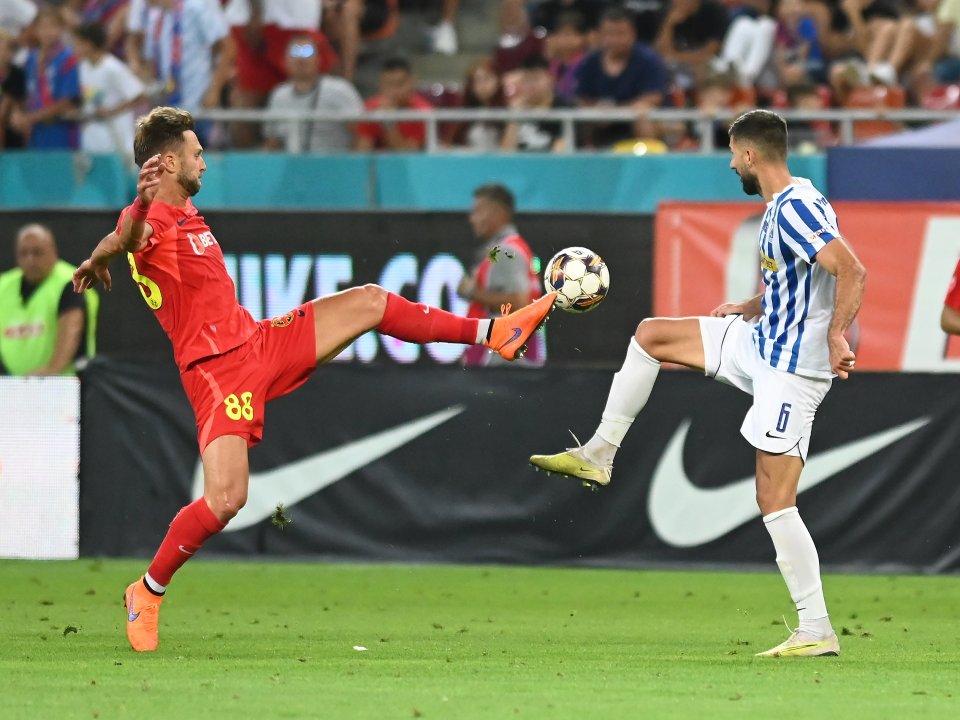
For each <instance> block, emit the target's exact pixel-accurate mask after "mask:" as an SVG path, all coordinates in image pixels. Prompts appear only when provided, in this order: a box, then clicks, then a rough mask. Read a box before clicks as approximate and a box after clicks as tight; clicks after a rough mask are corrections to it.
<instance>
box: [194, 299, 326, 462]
mask: <svg viewBox="0 0 960 720" xmlns="http://www.w3.org/2000/svg"><path fill="white" fill-rule="evenodd" d="M316 367H317V349H316V339H315V333H314V327H313V305H312V304H311V303H306V304H304V305H301V306H300V307H298V308H296V309H295V310H291V311H290V312H288V313H287V314H286V315H281V316H280V317H275V318H273V320H261V321H260V322H259V323H257V331H256V332H255V333H254V334H253V335H252V336H251V337H250V339H249V340H247V341H246V342H245V343H244V344H243V345H240V346H239V347H235V348H234V349H233V350H229V351H228V352H225V353H223V354H222V355H215V356H213V357H211V358H206V359H205V360H200V361H199V362H197V363H194V364H193V365H191V366H190V367H189V368H188V369H187V370H186V371H185V372H183V373H181V375H180V378H181V380H182V381H183V389H184V390H186V391H187V399H188V400H190V405H191V406H192V407H193V413H194V415H195V416H196V418H197V442H198V443H199V444H200V452H201V453H202V452H203V451H204V450H205V449H206V447H207V445H209V444H210V443H211V442H212V441H213V440H215V439H216V438H218V437H221V436H222V435H239V436H241V437H245V438H246V439H247V445H256V444H257V443H258V442H260V440H262V439H263V414H264V408H265V406H266V403H267V401H269V400H273V399H274V398H278V397H280V396H281V395H286V394H287V393H288V392H290V391H292V390H295V389H296V388H298V387H300V386H301V385H303V383H305V382H306V381H307V378H309V377H310V374H311V373H312V372H313V371H314V370H315V369H316Z"/></svg>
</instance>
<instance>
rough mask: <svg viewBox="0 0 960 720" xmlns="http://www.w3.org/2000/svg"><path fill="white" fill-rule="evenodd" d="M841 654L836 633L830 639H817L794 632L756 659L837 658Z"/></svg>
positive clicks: (758, 654)
mask: <svg viewBox="0 0 960 720" xmlns="http://www.w3.org/2000/svg"><path fill="white" fill-rule="evenodd" d="M839 654H840V640H838V639H837V636H836V633H834V634H833V635H831V636H830V637H828V638H824V639H817V638H814V637H811V636H810V635H805V634H803V633H801V632H800V631H799V630H794V631H793V633H792V634H791V635H790V637H789V638H787V639H786V640H785V641H784V642H782V643H780V644H779V645H777V646H776V647H773V648H770V649H769V650H766V651H765V652H761V653H757V655H756V657H836V656H838V655H839Z"/></svg>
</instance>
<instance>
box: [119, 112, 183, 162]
mask: <svg viewBox="0 0 960 720" xmlns="http://www.w3.org/2000/svg"><path fill="white" fill-rule="evenodd" d="M187 130H193V115H191V114H190V113H188V112H187V111H186V110H181V109H180V108H174V107H155V108H154V109H153V110H151V111H150V112H149V113H147V114H146V115H144V116H143V117H141V118H140V119H139V120H137V132H136V135H134V138H133V159H134V162H136V163H137V165H143V164H144V163H145V162H146V161H147V160H149V159H150V158H151V157H153V156H154V155H156V154H157V153H161V152H164V151H166V150H170V149H177V150H179V149H180V146H181V145H182V144H183V134H184V133H185V132H186V131H187Z"/></svg>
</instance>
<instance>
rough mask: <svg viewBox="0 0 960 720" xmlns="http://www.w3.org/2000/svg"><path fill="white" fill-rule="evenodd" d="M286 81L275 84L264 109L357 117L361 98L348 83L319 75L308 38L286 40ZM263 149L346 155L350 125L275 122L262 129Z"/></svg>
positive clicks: (316, 52)
mask: <svg viewBox="0 0 960 720" xmlns="http://www.w3.org/2000/svg"><path fill="white" fill-rule="evenodd" d="M287 75H288V77H289V78H290V79H289V80H288V81H286V82H284V83H281V84H280V85H277V87H275V88H274V89H273V92H272V93H271V94H270V100H269V101H268V102H267V109H268V110H300V111H302V112H304V113H309V112H314V111H317V110H319V111H323V112H333V113H344V114H359V113H361V112H362V111H363V99H362V98H361V97H360V93H358V92H357V89H356V88H355V87H354V86H353V85H352V84H350V82H349V81H347V80H345V79H343V78H341V77H336V76H334V75H324V74H322V73H321V72H320V52H319V49H318V48H317V44H316V41H315V40H314V38H313V36H311V35H303V36H301V37H298V38H294V39H293V40H291V41H290V45H289V46H288V47H287ZM263 134H264V136H265V137H266V143H265V147H266V149H268V150H286V151H287V152H289V153H304V152H328V153H330V152H346V151H348V150H350V149H351V148H352V147H353V145H354V142H355V140H354V134H353V126H352V124H351V123H344V122H333V121H329V120H310V119H306V118H305V119H303V120H277V121H272V122H268V123H267V124H266V126H265V127H264V132H263Z"/></svg>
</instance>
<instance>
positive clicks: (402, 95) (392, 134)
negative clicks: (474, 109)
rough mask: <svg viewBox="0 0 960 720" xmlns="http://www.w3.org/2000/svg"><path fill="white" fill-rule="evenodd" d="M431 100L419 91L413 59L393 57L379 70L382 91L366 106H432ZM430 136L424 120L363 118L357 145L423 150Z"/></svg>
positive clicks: (365, 147) (378, 108)
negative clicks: (372, 120) (368, 119)
mask: <svg viewBox="0 0 960 720" xmlns="http://www.w3.org/2000/svg"><path fill="white" fill-rule="evenodd" d="M432 107H433V105H431V104H430V103H429V102H427V101H426V100H424V99H423V98H422V97H420V96H419V95H417V91H416V83H415V81H414V77H413V70H411V69H410V63H408V62H407V61H406V60H404V59H403V58H393V59H390V60H387V61H386V62H385V63H384V64H383V69H382V70H381V71H380V94H379V95H374V96H373V97H372V98H370V99H369V100H367V102H366V103H364V108H365V109H366V110H429V109H431V108H432ZM426 140H427V127H426V125H424V124H423V123H421V122H397V123H393V122H385V123H374V122H362V123H358V124H357V144H356V149H357V150H362V151H365V152H369V151H370V150H401V151H411V150H422V149H423V146H424V144H425V143H426Z"/></svg>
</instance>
